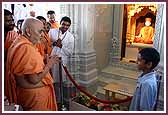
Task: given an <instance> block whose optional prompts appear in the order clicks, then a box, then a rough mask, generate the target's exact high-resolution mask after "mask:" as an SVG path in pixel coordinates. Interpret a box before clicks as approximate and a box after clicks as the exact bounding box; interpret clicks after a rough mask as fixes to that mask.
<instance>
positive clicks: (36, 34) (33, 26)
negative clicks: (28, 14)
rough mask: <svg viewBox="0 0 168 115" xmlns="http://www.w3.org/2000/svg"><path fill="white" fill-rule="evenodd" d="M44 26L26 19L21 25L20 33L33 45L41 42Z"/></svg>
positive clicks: (33, 20)
mask: <svg viewBox="0 0 168 115" xmlns="http://www.w3.org/2000/svg"><path fill="white" fill-rule="evenodd" d="M43 31H44V25H43V23H42V22H41V21H40V20H38V19H35V18H27V19H26V20H25V21H24V22H23V25H22V32H23V35H25V36H26V37H27V38H28V39H29V40H30V41H31V42H32V43H33V44H36V43H39V42H41V39H42V38H43Z"/></svg>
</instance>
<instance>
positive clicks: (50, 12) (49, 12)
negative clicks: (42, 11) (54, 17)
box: [47, 10, 55, 15]
mask: <svg viewBox="0 0 168 115" xmlns="http://www.w3.org/2000/svg"><path fill="white" fill-rule="evenodd" d="M48 14H50V15H51V14H55V12H54V11H53V10H49V11H48V12H47V15H48Z"/></svg>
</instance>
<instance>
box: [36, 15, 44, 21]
mask: <svg viewBox="0 0 168 115" xmlns="http://www.w3.org/2000/svg"><path fill="white" fill-rule="evenodd" d="M36 18H37V19H39V20H45V21H46V19H45V18H44V17H43V16H37V17H36Z"/></svg>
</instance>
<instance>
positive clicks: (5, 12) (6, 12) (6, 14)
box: [4, 9, 12, 16]
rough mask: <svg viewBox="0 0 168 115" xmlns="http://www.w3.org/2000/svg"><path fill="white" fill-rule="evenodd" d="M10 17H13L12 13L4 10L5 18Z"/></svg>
mask: <svg viewBox="0 0 168 115" xmlns="http://www.w3.org/2000/svg"><path fill="white" fill-rule="evenodd" d="M9 15H12V13H11V12H10V11H9V10H7V9H4V16H9Z"/></svg>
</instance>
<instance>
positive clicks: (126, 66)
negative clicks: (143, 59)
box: [111, 58, 138, 71]
mask: <svg viewBox="0 0 168 115" xmlns="http://www.w3.org/2000/svg"><path fill="white" fill-rule="evenodd" d="M111 66H113V67H119V68H124V69H127V70H134V71H138V68H137V64H136V63H135V62H130V60H128V59H124V58H123V59H122V61H120V62H115V63H111Z"/></svg>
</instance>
